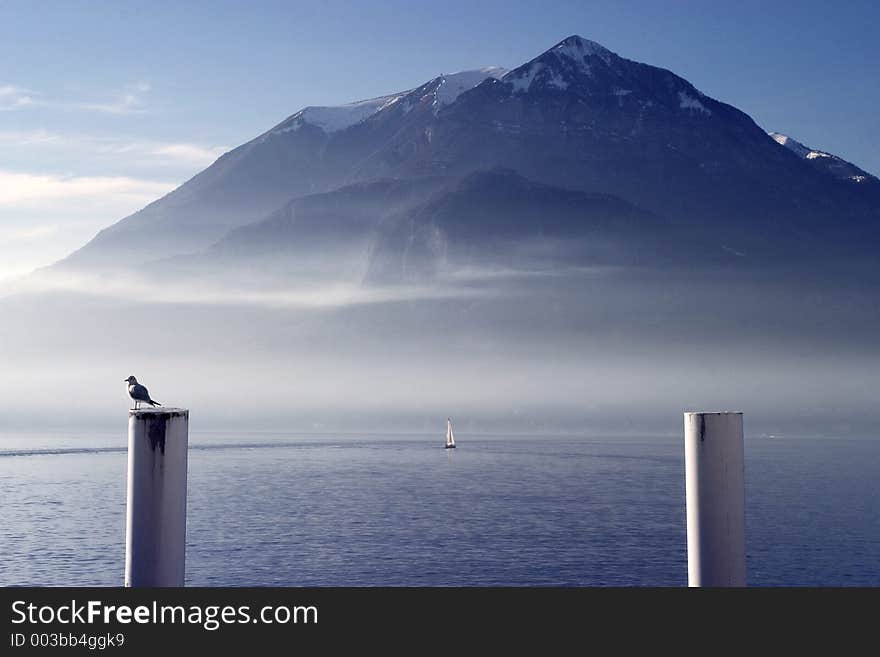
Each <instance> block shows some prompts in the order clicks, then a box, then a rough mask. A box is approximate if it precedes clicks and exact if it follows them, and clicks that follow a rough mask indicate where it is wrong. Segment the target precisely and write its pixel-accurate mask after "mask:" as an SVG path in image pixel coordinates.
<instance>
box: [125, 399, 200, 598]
mask: <svg viewBox="0 0 880 657" xmlns="http://www.w3.org/2000/svg"><path fill="white" fill-rule="evenodd" d="M188 443H189V411H188V410H185V409H181V408H162V407H159V408H144V409H140V410H132V411H129V413H128V493H127V509H126V516H125V585H126V586H135V587H140V586H183V576H184V569H185V566H184V563H185V556H186V461H187V450H188V446H189V445H188Z"/></svg>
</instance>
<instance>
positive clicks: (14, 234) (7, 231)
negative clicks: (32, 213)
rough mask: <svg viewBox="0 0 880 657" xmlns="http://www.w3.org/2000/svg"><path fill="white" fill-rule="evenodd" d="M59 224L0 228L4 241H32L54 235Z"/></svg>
mask: <svg viewBox="0 0 880 657" xmlns="http://www.w3.org/2000/svg"><path fill="white" fill-rule="evenodd" d="M57 230H58V226H55V225H49V226H31V227H23V228H0V240H2V241H3V242H30V241H32V240H39V239H42V238H45V237H48V236H49V235H53V234H54V233H55V232H56V231H57Z"/></svg>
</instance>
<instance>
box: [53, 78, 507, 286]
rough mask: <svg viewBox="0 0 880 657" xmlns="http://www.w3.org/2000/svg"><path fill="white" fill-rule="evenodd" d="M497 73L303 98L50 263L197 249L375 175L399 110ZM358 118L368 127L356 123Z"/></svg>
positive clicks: (422, 114)
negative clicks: (343, 99)
mask: <svg viewBox="0 0 880 657" xmlns="http://www.w3.org/2000/svg"><path fill="white" fill-rule="evenodd" d="M504 73H506V69H503V68H500V67H486V68H482V69H478V70H474V71H463V72H460V73H453V74H448V75H447V74H444V75H440V76H438V77H436V78H434V79H432V80H430V81H428V82H426V83H425V84H422V85H420V86H419V87H416V88H415V89H411V90H409V91H404V92H400V93H396V94H390V95H387V96H383V97H381V98H376V99H372V100H366V101H360V102H356V103H351V104H348V105H343V106H339V107H306V108H304V109H302V110H300V111H298V112H296V113H295V114H293V115H292V116H290V117H288V118H287V119H285V120H284V121H282V122H281V123H279V124H278V125H276V126H275V127H273V128H271V129H270V130H268V131H266V132H265V133H263V134H261V135H259V136H258V137H256V138H255V139H253V140H251V141H249V142H247V143H246V144H243V145H241V146H239V147H238V148H235V149H233V150H232V151H230V152H228V153H225V154H224V155H222V156H221V157H220V158H219V159H218V160H217V161H216V162H214V164H212V165H211V166H210V167H208V168H207V169H205V170H204V171H202V172H201V173H199V174H198V175H196V176H194V177H193V178H192V179H190V180H189V181H187V182H186V183H184V184H183V185H181V186H180V187H178V188H177V189H175V190H174V191H172V192H171V193H169V194H168V195H166V196H164V197H163V198H161V199H159V200H157V201H155V202H153V203H151V204H150V205H148V206H146V207H145V208H143V209H142V210H140V211H138V212H136V213H134V214H132V215H130V216H128V217H126V218H124V219H122V220H121V221H119V222H118V223H116V224H114V225H112V226H110V227H108V228H106V229H104V230H102V231H101V232H100V233H98V235H97V236H96V237H95V238H94V239H93V240H91V241H90V242H89V243H88V244H86V245H85V246H84V247H82V248H81V249H79V250H77V251H76V252H74V253H73V254H71V255H70V256H68V257H67V258H66V259H65V260H63V261H61V263H59V264H60V266H61V268H63V269H71V268H75V269H86V270H93V269H102V268H113V267H118V266H131V265H134V264H137V263H138V262H147V261H151V260H155V259H160V258H163V257H169V256H173V255H175V254H182V253H188V252H191V251H198V250H201V249H203V248H206V247H207V246H209V245H210V244H212V243H213V242H215V241H217V240H218V239H220V238H221V237H222V236H223V235H224V234H225V233H226V232H228V231H229V230H231V229H234V228H236V227H239V226H243V225H245V224H248V223H251V222H253V221H257V220H259V219H262V218H264V217H265V216H266V215H267V214H268V213H270V212H272V211H273V210H276V209H277V208H279V207H280V206H282V205H283V204H284V203H286V202H287V201H289V200H291V199H292V198H294V197H297V196H301V195H304V194H310V193H316V192H322V191H328V190H330V189H333V188H335V187H339V186H342V185H345V184H351V183H353V182H357V181H364V180H370V179H374V178H376V177H377V176H376V175H374V172H373V171H372V170H370V169H367V168H364V166H363V164H362V163H363V162H364V160H366V159H367V158H368V157H369V154H370V153H372V152H373V151H374V150H376V149H377V148H379V147H380V145H381V144H383V143H385V142H387V141H388V140H389V139H390V138H391V136H392V135H394V133H395V132H396V131H397V130H399V129H400V125H399V124H400V123H401V121H400V119H401V118H406V119H407V120H413V119H415V121H416V122H417V123H428V122H430V119H432V118H434V117H435V115H436V113H437V111H438V110H439V109H440V108H442V107H444V106H445V105H447V104H449V103H452V102H454V101H455V99H456V98H457V96H458V95H459V94H460V93H461V92H462V91H463V90H465V89H467V88H468V87H469V86H470V85H474V84H477V83H479V82H480V81H482V80H483V79H485V78H487V77H492V76H496V75H503V74H504ZM365 123H369V128H368V129H359V128H363V127H364V124H365Z"/></svg>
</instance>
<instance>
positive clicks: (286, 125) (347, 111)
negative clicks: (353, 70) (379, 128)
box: [271, 92, 409, 134]
mask: <svg viewBox="0 0 880 657" xmlns="http://www.w3.org/2000/svg"><path fill="white" fill-rule="evenodd" d="M407 93H409V92H402V93H398V94H391V95H389V96H382V97H380V98H370V99H369V100H360V101H357V102H354V103H347V104H345V105H337V106H329V107H306V108H304V109H301V110H300V111H299V112H297V113H296V114H294V115H293V116H291V117H290V118H289V119H287V120H286V121H284V122H283V123H281V124H280V125H279V126H278V127H276V128H275V129H274V130H272V131H271V134H282V133H285V132H295V131H297V130H299V129H300V128H301V127H302V126H303V124H306V123H307V124H309V125H313V126H315V127H317V128H321V130H323V131H324V132H326V133H328V134H329V133H331V132H337V131H339V130H345V129H346V128H350V127H351V126H353V125H356V124H358V123H360V122H361V121H364V120H366V119H367V118H369V117H371V116H373V115H374V114H376V113H378V112H381V111H382V110H384V109H386V108H388V107H390V106H392V105H394V104H395V103H397V102H398V101H400V99H401V98H403V97H404V96H406V94H407Z"/></svg>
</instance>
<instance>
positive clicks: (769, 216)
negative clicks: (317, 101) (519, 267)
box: [60, 36, 880, 270]
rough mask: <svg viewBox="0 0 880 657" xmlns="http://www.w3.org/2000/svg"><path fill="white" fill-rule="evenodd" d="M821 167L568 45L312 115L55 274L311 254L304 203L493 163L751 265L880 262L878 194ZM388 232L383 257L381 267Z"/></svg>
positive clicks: (217, 166) (683, 95) (634, 70)
mask: <svg viewBox="0 0 880 657" xmlns="http://www.w3.org/2000/svg"><path fill="white" fill-rule="evenodd" d="M811 152H817V151H811ZM817 160H818V161H822V162H824V161H825V160H827V161H828V163H829V166H830V165H833V166H832V167H831V169H833V170H835V171H842V170H843V169H842V166H841V165H839V163H842V162H843V161H842V160H839V159H834V158H832V157H824V156H817V157H809V154H808V155H807V156H806V157H801V156H798V155H797V153H796V152H795V151H792V150H790V149H788V148H780V147H779V143H778V142H777V140H774V138H773V137H771V136H769V135H768V134H767V133H766V132H765V131H764V130H763V129H762V128H760V127H759V126H758V125H757V124H755V122H754V121H753V120H752V119H751V118H750V117H749V116H748V115H746V114H745V113H743V112H741V111H740V110H738V109H736V108H735V107H732V106H731V105H728V104H725V103H722V102H719V101H717V100H715V99H712V98H710V97H708V96H707V95H705V94H703V93H702V92H700V91H699V90H698V89H696V88H695V87H694V86H693V85H692V84H690V83H689V82H688V81H687V80H685V79H683V78H681V77H679V76H677V75H675V74H674V73H672V72H670V71H667V70H665V69H661V68H657V67H654V66H650V65H647V64H642V63H639V62H634V61H631V60H628V59H625V58H623V57H621V56H619V55H617V54H615V53H613V52H611V51H610V50H608V49H606V48H604V47H603V46H601V45H599V44H597V43H595V42H593V41H589V40H587V39H583V38H581V37H578V36H572V37H569V38H567V39H565V40H563V41H561V42H560V43H559V44H557V45H555V46H554V47H552V48H551V49H549V50H547V51H546V52H544V53H542V54H541V55H539V56H538V57H536V58H534V59H533V60H531V61H529V62H526V63H525V64H523V65H521V66H519V67H517V68H514V69H513V70H510V71H505V70H503V69H497V68H490V69H478V70H476V71H470V72H464V73H458V74H453V75H441V76H438V77H436V78H434V79H433V80H430V81H428V82H426V83H425V84H422V85H420V86H419V87H416V88H414V89H411V90H409V91H404V92H400V93H395V94H391V95H387V96H382V97H380V98H376V99H373V100H368V101H361V102H357V103H352V104H349V105H344V106H340V107H334V108H328V107H307V108H305V109H303V110H301V111H299V112H297V113H295V114H294V115H292V116H291V117H289V118H288V119H286V120H285V121H283V122H281V123H280V124H278V125H277V126H275V127H274V128H272V129H271V130H269V131H267V132H265V133H263V134H262V135H260V136H259V137H257V138H256V139H254V140H252V141H250V142H248V143H247V144H244V145H243V146H240V147H238V148H236V149H235V150H233V151H231V152H230V153H227V154H225V155H224V156H223V157H221V158H220V159H219V160H218V161H217V162H215V163H214V164H213V165H212V166H211V167H209V168H208V169H206V170H205V171H203V172H202V173H200V174H199V175H197V176H195V177H194V178H193V179H192V180H190V181H188V182H187V183H185V184H184V185H182V186H181V187H180V188H178V189H177V190H175V191H174V192H172V193H171V194H169V195H168V196H166V197H164V198H162V199H160V200H158V201H156V202H155V203H153V204H151V205H149V206H147V207H146V208H144V209H143V210H141V211H140V212H138V213H136V214H134V215H132V216H130V217H127V218H126V219H124V220H122V221H121V222H119V223H118V224H116V225H114V226H111V227H110V228H108V229H106V230H104V231H102V232H101V233H100V234H99V235H98V236H97V237H96V238H95V239H94V240H93V241H92V242H90V243H89V244H87V245H86V246H85V247H83V248H82V249H80V250H79V251H78V252H76V253H74V254H72V255H71V256H70V257H69V258H68V259H66V260H65V261H63V262H62V263H60V267H61V268H81V269H86V270H89V269H96V268H101V267H106V266H118V265H120V264H127V265H132V264H137V263H141V262H149V261H155V260H162V259H166V258H168V257H170V256H174V255H177V254H185V253H191V252H202V251H205V249H208V248H209V247H210V246H211V245H212V244H214V243H216V242H220V243H221V244H222V245H223V246H222V247H220V248H219V249H218V250H215V251H214V253H215V254H219V253H220V252H226V253H231V252H234V251H235V250H236V248H237V247H234V246H233V245H232V243H233V242H235V241H236V240H252V239H253V238H254V234H255V233H254V231H251V230H245V231H237V230H236V229H238V228H241V227H243V226H247V225H249V224H255V223H259V224H260V226H261V227H260V228H259V229H256V230H257V231H258V232H259V231H262V232H263V234H264V237H263V239H266V240H268V241H269V242H272V241H275V239H276V238H277V240H278V241H285V240H287V241H290V240H295V241H299V242H303V243H307V242H308V241H309V239H310V237H309V233H310V231H314V230H323V229H322V228H321V227H320V226H319V222H316V221H306V222H305V223H300V222H299V221H298V220H297V221H294V222H293V223H291V222H290V221H288V220H283V219H282V218H283V216H284V212H289V211H290V210H291V209H292V208H296V207H299V206H297V205H296V203H295V201H294V199H297V198H300V197H304V196H307V195H316V194H317V195H320V194H323V193H328V192H332V191H333V190H337V189H341V188H343V187H350V186H352V185H359V184H369V183H373V182H377V181H383V180H385V181H387V180H397V181H419V180H422V179H425V180H429V181H430V180H441V179H442V180H445V181H446V182H445V183H443V185H445V186H446V188H447V189H451V187H449V186H450V185H453V186H454V185H455V184H456V182H457V181H461V180H463V179H465V178H466V177H467V176H469V175H471V174H473V173H475V172H486V171H492V170H495V169H497V168H498V167H502V168H504V169H506V170H509V171H512V172H515V173H516V175H518V176H520V177H521V178H523V179H525V180H527V181H530V184H534V185H545V186H547V187H550V188H553V189H556V190H569V191H572V192H581V193H584V194H598V195H608V196H611V197H615V198H616V199H619V200H620V201H622V202H625V203H627V204H628V206H632V207H636V208H639V209H640V210H641V211H644V212H646V213H650V214H652V215H655V216H658V217H663V218H665V220H666V221H667V223H666V226H667V227H668V230H669V231H672V232H669V233H668V234H669V235H672V234H676V235H688V236H689V238H690V239H692V240H693V241H694V243H697V244H702V245H705V246H706V248H708V249H711V250H714V251H718V250H721V249H723V250H725V251H726V252H728V253H729V254H738V255H736V256H734V257H738V258H739V257H744V258H746V259H748V261H749V262H751V263H755V264H759V265H760V264H767V263H801V264H800V265H799V266H804V265H805V264H806V263H809V262H811V261H816V260H817V259H819V260H829V259H834V260H838V261H866V260H867V261H870V262H873V259H874V258H875V256H874V254H873V251H872V249H871V248H870V246H869V245H870V244H872V243H874V241H875V240H876V238H877V237H878V232H880V230H878V227H880V187H878V186H876V185H872V184H865V185H853V184H852V183H853V177H852V176H844V177H841V175H828V171H829V170H830V169H829V168H828V167H826V166H823V167H819V166H816V164H817ZM859 171H860V170H859ZM862 173H863V172H862ZM856 175H862V174H856ZM476 180H478V181H481V183H483V184H487V185H493V184H495V182H497V181H496V179H495V178H491V177H489V178H485V177H484V178H477V179H476ZM871 180H873V178H871ZM471 182H473V181H471ZM401 184H402V186H403V187H405V186H406V185H405V184H403V183H401ZM417 187H418V186H417ZM469 189H470V190H471V191H470V194H472V195H473V196H474V197H479V191H477V190H474V189H473V187H470V188H469ZM437 191H438V190H437V189H436V188H434V187H432V184H431V183H428V184H425V185H422V186H420V187H418V189H417V190H416V191H414V192H412V193H413V194H414V196H413V198H412V199H411V200H412V202H413V204H414V206H415V205H417V204H419V203H421V204H424V203H428V202H429V201H430V198H431V195H432V194H434V193H436V192H437ZM416 197H418V198H416ZM325 200H326V199H325ZM498 202H499V205H497V206H496V207H495V209H494V210H493V208H492V207H489V206H486V205H485V204H484V206H483V207H484V211H483V213H482V214H481V216H480V217H473V219H472V220H473V221H474V222H477V223H479V224H480V225H481V226H482V230H485V231H489V232H492V231H496V230H500V229H501V228H503V226H502V224H503V220H502V219H499V217H498V216H496V215H495V214H494V213H502V214H509V212H508V209H507V206H505V205H504V204H503V199H498ZM292 203H293V205H291V204H292ZM284 208H287V210H284ZM279 209H281V210H279ZM425 211H427V210H425ZM278 212H281V215H280V216H281V217H282V218H279V215H277V213H278ZM353 212H354V213H355V214H358V213H359V212H360V210H357V209H354V210H353ZM273 213H275V214H273ZM384 214H385V215H388V214H390V213H384ZM418 216H424V215H418ZM267 217H274V220H271V219H270V220H269V221H268V222H266V221H265V220H266V218H267ZM413 217H415V215H413ZM386 219H388V217H387V216H383V220H386ZM377 220H378V219H377ZM413 220H415V219H414V218H413ZM273 221H274V223H273ZM339 221H340V222H341V223H340V224H339V225H340V226H342V225H345V224H346V222H348V225H349V226H351V225H354V224H356V223H357V221H358V220H357V219H356V218H354V217H352V218H350V221H349V220H347V219H345V220H344V219H339ZM389 221H390V220H389ZM406 221H408V219H405V218H404V219H400V218H398V222H403V223H404V224H405V222H406ZM261 222H262V223H261ZM389 225H390V224H389ZM397 225H402V224H399V223H398V224H397ZM611 225H612V224H609V227H610V226H611ZM273 226H274V227H275V228H277V229H278V230H279V231H280V232H279V233H278V234H277V235H274V236H273V235H272V233H271V229H272V227H273ZM447 227H448V226H447ZM609 229H610V228H609ZM673 229H674V230H673ZM388 230H390V229H388ZM388 230H386V231H385V232H382V233H381V234H382V235H384V236H385V237H386V238H387V240H390V241H387V242H386V243H385V244H384V245H383V246H382V247H381V249H379V250H378V251H377V250H373V251H372V252H373V253H374V254H376V253H379V252H382V253H385V254H386V255H387V248H388V245H389V244H390V243H392V242H393V239H392V238H391V235H392V234H393V231H391V232H388ZM230 231H233V232H230ZM477 232H479V231H477ZM341 239H343V238H342V237H341ZM658 239H660V238H659V237H658ZM661 250H662V249H661Z"/></svg>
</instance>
